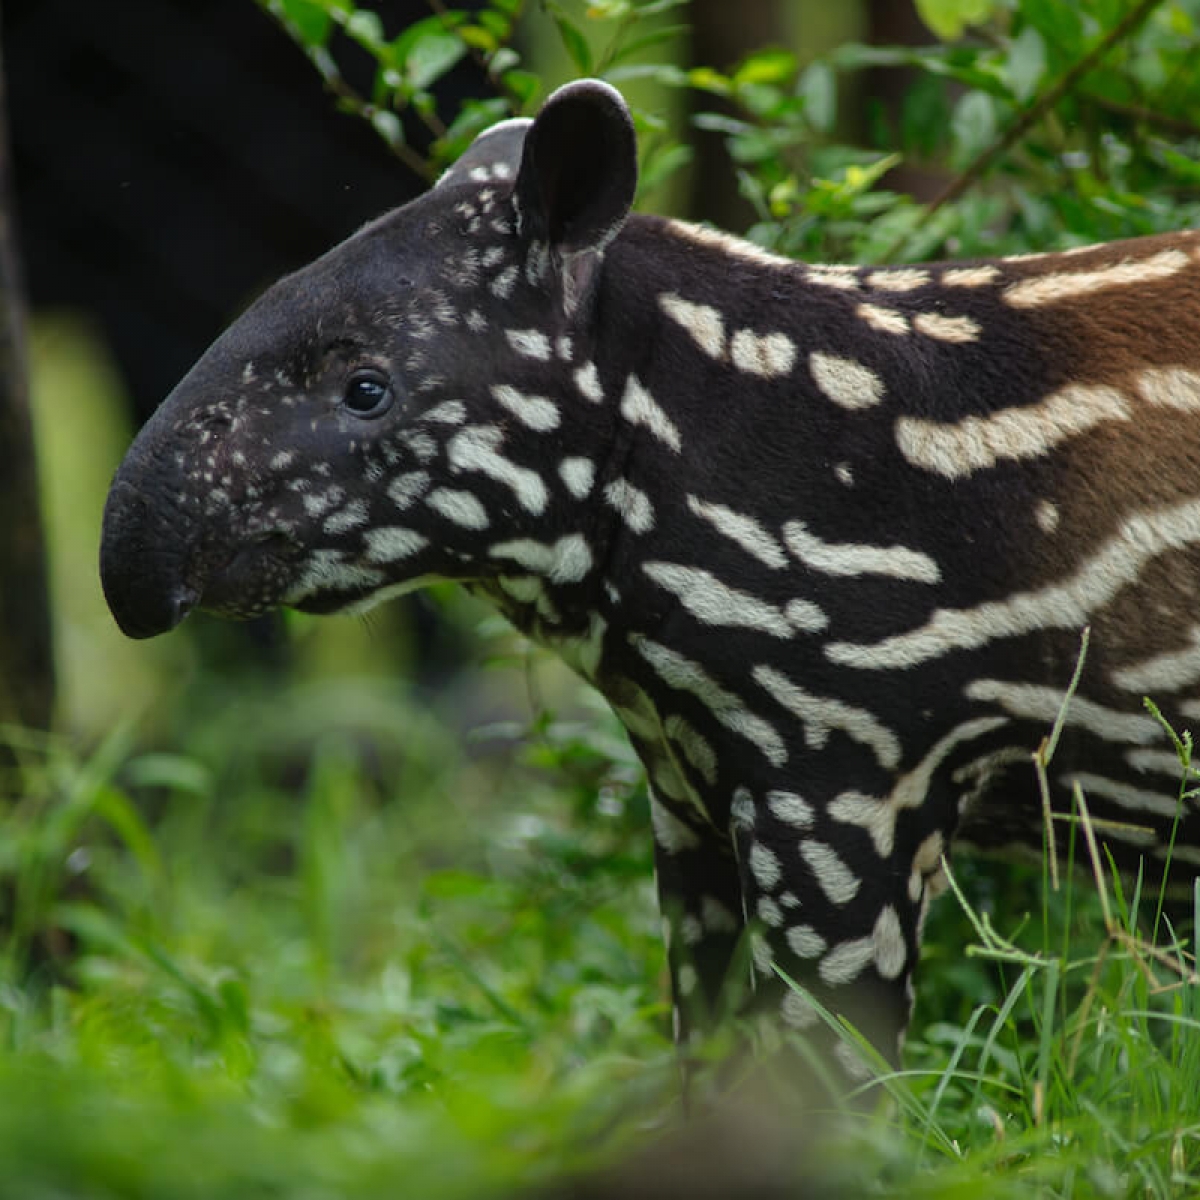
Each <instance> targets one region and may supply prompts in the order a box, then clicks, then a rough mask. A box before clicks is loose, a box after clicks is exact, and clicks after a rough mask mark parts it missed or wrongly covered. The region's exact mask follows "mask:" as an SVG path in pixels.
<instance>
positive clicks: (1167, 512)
mask: <svg viewBox="0 0 1200 1200" xmlns="http://www.w3.org/2000/svg"><path fill="white" fill-rule="evenodd" d="M1196 542H1200V500H1186V501H1184V502H1183V503H1181V504H1177V505H1173V506H1172V507H1169V508H1160V509H1152V510H1149V511H1145V512H1140V513H1134V514H1132V515H1131V516H1129V517H1127V518H1126V519H1125V521H1124V522H1123V523H1122V524H1121V527H1120V529H1119V530H1118V532H1117V534H1116V535H1115V536H1114V537H1113V538H1111V539H1110V540H1109V541H1107V542H1105V543H1104V544H1103V545H1102V546H1101V548H1100V549H1099V551H1098V552H1097V553H1095V554H1094V555H1093V556H1092V557H1091V558H1089V559H1088V560H1087V561H1086V562H1085V563H1084V564H1083V566H1082V567H1080V568H1079V570H1078V571H1077V572H1076V573H1075V574H1074V575H1068V576H1066V577H1064V578H1063V579H1061V580H1059V581H1057V582H1055V583H1051V584H1048V585H1047V586H1045V587H1042V588H1038V589H1036V590H1035V591H1027V592H1014V593H1011V594H1010V595H1009V596H1008V597H1006V598H1005V599H1003V600H989V601H986V602H985V603H983V604H980V605H978V606H977V607H975V608H964V609H938V610H937V611H936V612H935V613H934V614H933V616H931V617H930V618H929V620H928V621H927V622H926V623H925V624H924V625H922V626H919V627H917V628H916V629H912V630H909V631H908V632H907V633H900V634H896V635H894V636H893V637H889V638H885V639H884V640H883V641H881V642H876V643H874V644H873V645H872V644H868V645H855V644H853V643H848V642H831V643H830V644H829V645H827V646H826V647H825V655H826V657H827V658H828V659H829V660H830V662H835V663H840V664H842V665H844V666H849V667H856V668H859V669H861V670H873V671H879V670H887V669H889V668H893V667H901V668H903V667H910V666H915V665H916V664H917V663H922V662H928V661H929V660H930V659H934V658H940V657H941V656H942V655H943V654H945V653H947V652H948V651H951V650H967V649H975V648H976V647H978V646H985V645H987V644H988V643H989V642H993V641H996V640H997V639H998V638H1004V637H1019V636H1020V635H1022V634H1025V633H1029V632H1030V631H1031V630H1034V629H1082V628H1083V626H1084V625H1087V624H1089V623H1090V621H1091V620H1092V616H1093V614H1094V613H1096V612H1097V611H1098V610H1100V609H1101V608H1103V607H1104V606H1105V605H1106V604H1107V603H1109V601H1111V600H1112V599H1113V597H1114V596H1116V594H1117V593H1118V592H1119V591H1121V589H1122V588H1124V587H1127V586H1128V585H1129V584H1131V583H1134V582H1136V580H1137V578H1138V576H1139V575H1140V574H1141V571H1142V568H1143V567H1144V566H1145V565H1146V563H1148V562H1150V561H1151V560H1152V559H1154V558H1156V557H1158V555H1160V554H1166V553H1168V552H1170V551H1173V550H1181V549H1183V548H1184V547H1185V546H1189V545H1193V544H1195V543H1196ZM1047 691H1049V689H1047ZM1055 694H1057V693H1055ZM1056 712H1057V703H1056V704H1055V705H1054V706H1053V708H1052V709H1051V710H1050V715H1049V718H1048V720H1049V721H1051V722H1052V721H1053V720H1054V716H1055V714H1056ZM1152 724H1153V723H1152Z"/></svg>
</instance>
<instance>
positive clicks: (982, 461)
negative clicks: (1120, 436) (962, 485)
mask: <svg viewBox="0 0 1200 1200" xmlns="http://www.w3.org/2000/svg"><path fill="white" fill-rule="evenodd" d="M1130 416H1131V410H1130V406H1129V401H1128V399H1127V398H1126V397H1125V396H1124V395H1123V394H1122V393H1121V392H1119V391H1117V389H1116V388H1111V387H1107V386H1104V385H1093V384H1081V383H1069V384H1067V385H1066V386H1065V387H1062V388H1060V389H1059V390H1058V391H1056V392H1051V393H1050V395H1048V396H1047V397H1046V398H1045V399H1043V400H1040V401H1038V403H1036V404H1026V405H1020V406H1018V407H1013V408H1002V409H1000V411H999V412H994V413H991V414H989V415H988V416H986V417H979V416H971V417H964V418H963V419H962V420H961V421H959V422H958V423H957V424H953V425H948V424H942V423H940V422H937V421H928V420H925V419H924V418H922V417H900V418H899V419H898V420H897V422H896V444H897V445H898V446H899V447H900V452H901V454H903V455H904V457H905V458H906V459H907V460H908V461H909V462H910V463H912V465H913V466H914V467H920V468H922V469H923V470H926V471H933V472H934V473H935V474H938V475H942V476H944V477H945V478H946V479H962V478H965V477H966V476H968V475H971V474H973V473H974V472H975V471H979V470H983V469H985V468H988V467H994V466H995V465H996V464H997V463H1000V462H1020V461H1022V460H1025V459H1030V458H1040V457H1042V456H1043V455H1044V454H1046V453H1047V452H1048V451H1049V450H1051V449H1053V448H1054V447H1055V446H1057V445H1058V444H1059V443H1060V442H1064V441H1066V440H1067V439H1068V438H1072V437H1078V436H1079V435H1080V434H1082V433H1087V432H1088V431H1089V430H1091V429H1094V428H1096V426H1098V425H1101V424H1103V423H1104V422H1106V421H1125V420H1128V419H1129V417H1130Z"/></svg>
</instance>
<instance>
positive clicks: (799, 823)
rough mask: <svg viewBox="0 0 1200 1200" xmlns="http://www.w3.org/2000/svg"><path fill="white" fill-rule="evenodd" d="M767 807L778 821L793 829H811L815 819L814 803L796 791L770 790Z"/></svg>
mask: <svg viewBox="0 0 1200 1200" xmlns="http://www.w3.org/2000/svg"><path fill="white" fill-rule="evenodd" d="M767 808H769V809H770V810H771V814H772V815H773V816H774V817H775V819H776V820H777V821H782V822H783V823H784V824H785V825H789V826H791V828H793V829H809V828H811V827H812V823H813V821H814V819H815V818H814V815H813V807H812V805H811V804H809V802H808V801H807V800H805V799H804V798H803V797H802V796H798V795H796V793H795V792H781V791H770V792H768V793H767Z"/></svg>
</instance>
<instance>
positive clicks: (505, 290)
mask: <svg viewBox="0 0 1200 1200" xmlns="http://www.w3.org/2000/svg"><path fill="white" fill-rule="evenodd" d="M520 277H521V270H520V268H519V267H516V266H513V265H511V264H510V265H509V266H507V267H505V268H504V269H503V270H502V271H499V272H497V274H496V277H495V279H493V280H492V282H491V283H490V284H489V285H488V287H489V288H490V289H491V292H492V295H493V296H496V297H497V298H498V299H500V300H508V299H509V298H510V297H511V296H512V294H513V292H514V291H515V290H516V286H517V280H518V279H520Z"/></svg>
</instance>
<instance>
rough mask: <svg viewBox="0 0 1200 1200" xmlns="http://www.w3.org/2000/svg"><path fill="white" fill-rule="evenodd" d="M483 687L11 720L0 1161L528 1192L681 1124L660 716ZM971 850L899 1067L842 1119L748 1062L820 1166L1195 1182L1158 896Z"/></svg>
mask: <svg viewBox="0 0 1200 1200" xmlns="http://www.w3.org/2000/svg"><path fill="white" fill-rule="evenodd" d="M453 714H454V708H453V706H452V705H449V704H448V705H447V706H446V708H445V709H444V711H443V713H442V714H441V715H439V713H438V712H436V711H431V709H430V706H429V705H428V703H419V702H418V701H417V699H416V698H415V697H413V696H412V695H410V694H405V693H404V692H403V691H401V690H399V689H393V688H385V687H384V686H382V685H380V684H378V683H366V682H359V683H354V682H349V683H342V684H323V685H312V686H309V687H305V688H296V689H292V690H291V691H287V692H284V693H283V694H276V693H274V692H271V691H269V690H266V689H263V690H261V691H258V690H256V689H254V688H250V689H248V690H244V691H243V693H242V694H241V695H240V696H238V697H237V698H234V697H232V696H230V695H227V694H222V693H220V692H217V693H213V694H206V693H204V692H203V690H200V691H199V692H197V694H196V696H195V697H194V698H193V707H192V708H191V709H190V710H189V712H188V727H189V733H188V734H187V736H186V737H182V736H179V737H178V738H177V743H176V744H177V745H180V746H182V749H180V750H175V751H171V752H169V753H168V752H163V751H162V750H161V749H160V750H151V749H146V748H144V747H142V746H140V745H139V742H138V734H137V730H136V729H133V728H124V729H122V730H120V731H118V732H117V733H115V734H113V735H112V736H111V737H109V738H108V739H107V740H106V741H105V742H104V743H103V744H101V745H99V746H98V747H95V748H94V749H92V750H90V751H88V752H86V753H81V752H80V751H78V750H77V749H76V748H74V747H72V746H71V745H69V744H66V743H65V742H62V741H59V740H56V739H47V738H43V737H39V736H34V735H29V734H24V733H20V732H17V731H8V733H7V740H8V742H9V744H10V745H11V746H12V748H13V750H14V751H15V755H16V758H17V760H18V761H19V764H20V765H19V767H16V768H9V769H7V770H6V771H5V773H4V774H3V775H2V776H0V780H2V783H0V789H2V791H3V794H4V796H5V803H4V807H3V809H2V810H0V826H2V827H0V912H2V917H3V927H4V930H5V941H4V952H3V958H2V960H0V1195H5V1196H6V1195H19V1196H22V1197H60V1196H73V1197H74V1196H88V1197H92V1196H96V1197H108V1196H113V1197H116V1196H136V1197H176V1196H178V1197H224V1196H229V1197H233V1196H237V1197H255V1196H285V1195H286V1196H302V1197H320V1198H322V1200H325V1198H327V1197H337V1196H350V1195H354V1196H375V1195H378V1196H398V1195H400V1196H413V1197H430V1198H431V1200H440V1198H441V1197H457V1196H472V1197H478V1196H502V1195H517V1194H522V1195H527V1194H529V1190H528V1189H530V1188H532V1187H534V1186H540V1185H543V1184H547V1183H548V1182H550V1181H553V1180H556V1179H559V1178H562V1177H565V1176H574V1175H579V1174H581V1173H582V1174H587V1173H589V1172H592V1171H593V1170H598V1169H599V1170H602V1169H606V1168H611V1167H612V1166H613V1164H618V1163H620V1162H622V1161H624V1160H625V1159H626V1158H627V1157H628V1156H629V1155H631V1154H634V1153H636V1152H643V1153H645V1152H646V1148H647V1147H650V1148H651V1149H650V1151H649V1152H650V1153H653V1147H655V1146H656V1145H658V1144H660V1143H662V1142H663V1141H664V1140H669V1139H670V1138H671V1137H672V1136H673V1134H672V1131H673V1130H675V1129H676V1128H677V1126H678V1124H679V1120H680V1104H679V1097H678V1090H679V1089H678V1082H677V1080H678V1077H677V1071H676V1066H675V1060H674V1054H673V1051H672V1048H671V1045H670V1042H669V1038H668V1035H667V1029H668V1025H669V1022H668V1020H667V1011H666V1005H665V973H664V961H663V952H662V949H661V946H660V945H659V940H658V917H657V913H656V910H655V905H654V899H653V889H652V880H651V859H650V838H649V832H648V829H647V820H646V813H645V795H644V792H643V791H642V788H641V785H640V783H639V782H638V777H637V772H636V769H635V767H634V764H633V761H632V759H631V757H630V754H629V752H628V750H627V749H625V748H624V747H623V746H622V743H621V741H620V739H619V738H618V737H617V736H616V735H617V731H616V729H615V727H614V726H613V725H612V724H611V722H610V721H609V719H607V718H606V717H604V716H603V715H602V714H600V713H599V712H597V713H596V714H594V715H588V714H587V713H586V712H584V713H582V714H581V716H580V719H579V720H578V721H575V722H567V721H560V722H552V721H550V720H548V719H542V720H540V721H535V722H534V723H533V726H532V728H529V729H515V728H513V727H511V726H502V727H495V726H493V727H491V728H489V729H484V730H476V731H475V732H474V733H472V732H471V731H470V730H468V731H466V732H465V733H464V731H463V730H460V729H455V728H453V720H452V717H453ZM1065 851H1066V848H1065V847H1063V848H1062V852H1063V853H1065ZM1075 851H1076V854H1077V856H1080V857H1081V858H1082V857H1084V855H1085V847H1083V846H1082V845H1077V846H1076V847H1075ZM955 867H956V874H955V877H956V884H957V886H958V888H959V889H960V890H961V892H962V894H963V896H964V897H965V898H966V900H967V905H969V906H970V907H969V908H968V907H967V905H964V904H960V903H958V902H957V901H956V900H955V898H954V896H953V895H951V896H948V897H945V898H944V899H943V900H942V901H941V902H940V904H939V905H938V906H937V907H936V908H935V912H934V915H933V917H932V918H931V921H930V924H929V930H928V934H927V950H926V955H925V960H926V961H925V962H924V964H923V972H922V977H921V988H920V993H919V998H918V1007H917V1015H916V1020H915V1023H914V1028H913V1033H912V1036H911V1037H910V1042H909V1047H908V1052H907V1056H906V1069H905V1071H904V1072H902V1073H900V1074H898V1075H896V1076H893V1077H890V1078H888V1079H887V1081H886V1085H887V1088H888V1090H889V1092H890V1093H891V1100H890V1102H889V1103H887V1104H884V1105H881V1106H877V1107H876V1108H875V1109H874V1110H872V1111H868V1112H857V1113H849V1114H846V1115H844V1116H843V1118H842V1119H841V1120H840V1121H839V1122H838V1123H837V1125H836V1127H835V1128H836V1131H835V1132H831V1133H830V1136H829V1137H827V1138H822V1141H821V1146H822V1153H821V1154H820V1155H819V1156H818V1155H816V1153H815V1151H814V1150H813V1148H812V1147H811V1146H809V1145H807V1143H806V1142H805V1140H804V1138H803V1136H802V1133H803V1131H804V1130H806V1129H807V1128H808V1127H809V1124H811V1122H810V1121H809V1119H808V1118H800V1117H797V1118H796V1123H795V1129H796V1131H797V1139H796V1141H795V1143H794V1146H795V1148H794V1149H791V1148H790V1147H791V1145H792V1143H791V1142H789V1140H788V1135H787V1131H788V1130H789V1129H790V1128H791V1125H790V1124H789V1122H788V1120H785V1121H782V1122H777V1123H776V1124H774V1125H772V1121H771V1120H768V1119H767V1114H766V1113H765V1112H764V1111H763V1106H764V1105H765V1104H770V1105H771V1106H772V1112H774V1106H776V1105H777V1104H778V1103H779V1099H778V1093H777V1092H772V1093H770V1096H771V1099H770V1100H769V1101H768V1100H766V1099H765V1098H764V1095H762V1094H759V1093H758V1092H749V1093H746V1095H747V1096H748V1097H749V1098H748V1099H747V1098H746V1096H743V1095H742V1093H740V1092H738V1090H737V1089H736V1088H735V1089H734V1094H735V1095H736V1096H742V1100H741V1101H740V1102H741V1103H744V1104H745V1105H746V1106H747V1107H748V1109H749V1111H750V1113H751V1119H752V1120H753V1121H754V1122H755V1124H756V1125H757V1126H759V1127H761V1128H766V1129H770V1128H775V1129H776V1130H777V1131H780V1132H778V1134H777V1137H776V1141H777V1142H779V1145H777V1146H776V1147H775V1151H776V1157H777V1158H778V1157H780V1156H782V1158H783V1160H784V1162H785V1166H786V1168H787V1170H788V1171H789V1172H791V1173H792V1174H793V1175H794V1178H795V1179H796V1180H797V1181H798V1183H797V1187H798V1188H799V1186H800V1184H801V1183H802V1182H803V1181H804V1180H806V1179H809V1178H810V1177H812V1176H813V1175H814V1174H819V1175H820V1177H821V1178H822V1179H824V1180H825V1181H826V1182H827V1184H828V1186H830V1187H831V1188H832V1189H833V1190H834V1194H838V1195H880V1196H888V1195H892V1196H929V1197H954V1196H998V1197H999V1196H1021V1197H1028V1196H1030V1195H1037V1196H1053V1197H1058V1196H1062V1197H1067V1196H1072V1197H1074V1196H1122V1197H1123V1196H1129V1197H1135V1196H1136V1197H1160V1196H1164V1197H1165V1196H1179V1197H1184V1196H1191V1195H1194V1194H1196V1192H1197V1190H1198V1189H1200V988H1197V987H1196V985H1195V983H1194V981H1193V976H1192V975H1191V965H1190V959H1187V958H1186V957H1185V956H1184V955H1183V954H1182V953H1181V952H1180V951H1179V950H1178V949H1176V950H1167V951H1165V952H1163V953H1159V954H1155V953H1152V952H1151V951H1150V950H1149V948H1147V947H1146V946H1145V945H1144V944H1143V943H1141V942H1140V941H1138V940H1136V939H1135V938H1133V937H1132V936H1130V935H1128V934H1126V933H1125V932H1123V931H1124V930H1125V929H1127V928H1130V927H1131V926H1132V924H1133V917H1132V915H1131V914H1130V912H1129V909H1130V907H1131V906H1132V905H1133V904H1134V903H1136V904H1137V905H1138V906H1139V908H1140V909H1141V911H1142V912H1143V913H1145V912H1146V911H1148V910H1149V909H1150V908H1152V906H1153V902H1154V898H1153V897H1144V896H1136V895H1135V893H1134V892H1131V891H1129V890H1128V889H1127V890H1126V891H1125V892H1123V893H1118V892H1116V891H1115V890H1113V889H1112V886H1111V885H1108V887H1109V897H1108V905H1109V908H1110V910H1111V914H1112V923H1113V932H1112V933H1111V934H1109V935H1107V936H1106V935H1105V932H1104V929H1105V926H1104V917H1103V912H1102V910H1101V906H1100V904H1099V902H1098V901H1097V898H1096V885H1095V883H1094V882H1093V881H1091V880H1090V878H1089V876H1088V873H1086V872H1085V873H1084V874H1082V875H1080V874H1078V873H1076V874H1075V875H1072V876H1066V877H1064V880H1063V884H1062V886H1061V888H1060V889H1059V890H1058V891H1054V890H1053V889H1052V888H1051V887H1050V886H1049V884H1048V881H1047V880H1046V879H1044V878H1043V872H1042V871H1039V870H1017V871H1008V872H1005V873H1002V874H997V873H995V872H992V871H988V870H984V869H983V868H981V867H979V866H977V865H975V864H972V863H970V862H967V861H963V862H961V863H956V864H955ZM995 930H1001V931H1003V934H1004V936H1000V935H999V934H997V933H995V932H994V931H995ZM756 1106H757V1107H756ZM760 1118H761V1119H760ZM789 1120H790V1118H789ZM789 1155H790V1156H791V1157H790V1158H789ZM761 1163H762V1156H761V1155H759V1154H757V1153H756V1154H755V1155H751V1153H750V1152H749V1150H748V1151H747V1154H746V1162H745V1164H744V1168H743V1165H742V1164H741V1163H740V1162H739V1161H738V1156H737V1154H736V1153H734V1154H733V1155H732V1156H726V1157H725V1158H724V1159H723V1160H722V1162H721V1164H720V1166H721V1169H722V1170H724V1171H726V1172H727V1173H729V1174H730V1175H731V1176H732V1177H733V1178H737V1179H754V1178H756V1177H757V1176H756V1174H755V1173H756V1171H758V1170H759V1169H760V1168H761ZM618 1194H620V1193H618ZM730 1194H736V1192H731V1193H730ZM796 1194H801V1193H800V1191H799V1190H797V1192H796Z"/></svg>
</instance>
